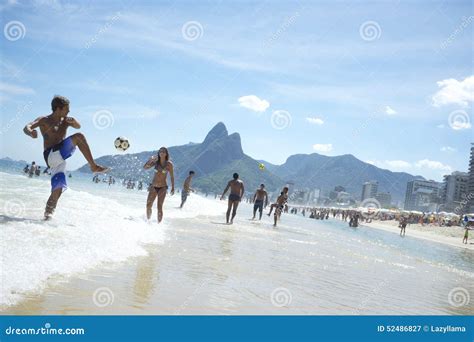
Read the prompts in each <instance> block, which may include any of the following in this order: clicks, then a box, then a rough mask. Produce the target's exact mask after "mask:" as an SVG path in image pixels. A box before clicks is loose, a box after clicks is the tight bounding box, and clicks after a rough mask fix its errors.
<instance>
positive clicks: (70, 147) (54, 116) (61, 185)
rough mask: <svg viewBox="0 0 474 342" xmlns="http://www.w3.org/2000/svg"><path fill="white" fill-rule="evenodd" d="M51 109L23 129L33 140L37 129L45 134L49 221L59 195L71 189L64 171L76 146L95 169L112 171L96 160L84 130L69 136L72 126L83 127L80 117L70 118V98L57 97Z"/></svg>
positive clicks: (92, 169) (47, 217)
mask: <svg viewBox="0 0 474 342" xmlns="http://www.w3.org/2000/svg"><path fill="white" fill-rule="evenodd" d="M51 110H52V111H53V112H52V113H51V114H49V115H47V116H41V117H39V118H37V119H36V120H34V121H32V122H30V123H29V124H27V125H26V126H25V128H23V132H24V133H25V134H26V135H28V136H30V137H32V138H33V139H36V138H37V137H38V132H37V131H36V128H39V129H40V132H41V135H42V136H43V147H44V152H43V156H44V160H45V161H46V165H47V167H48V168H49V170H51V195H50V196H49V198H48V201H47V203H46V208H45V211H44V218H45V219H46V220H47V219H49V218H51V216H52V215H53V212H54V210H55V209H56V205H57V203H58V200H59V197H60V196H61V194H62V192H63V191H64V190H66V189H67V183H66V176H65V174H64V172H65V170H66V159H68V158H69V157H70V156H71V155H72V154H73V153H74V151H75V150H76V146H77V147H78V148H79V150H80V151H81V152H82V154H83V155H84V157H85V158H86V160H87V162H88V163H89V166H90V168H91V171H92V172H107V171H108V170H109V169H108V168H106V167H104V166H100V165H97V164H96V163H95V161H94V158H92V153H91V150H90V148H89V144H88V143H87V140H86V138H85V136H84V135H83V134H82V133H76V134H73V135H70V136H69V137H67V138H65V137H66V132H67V129H68V128H69V127H72V128H75V129H79V128H81V125H80V124H79V122H78V121H77V120H76V119H74V118H72V117H68V113H69V100H68V99H67V98H65V97H63V96H58V95H56V96H54V98H53V100H52V101H51Z"/></svg>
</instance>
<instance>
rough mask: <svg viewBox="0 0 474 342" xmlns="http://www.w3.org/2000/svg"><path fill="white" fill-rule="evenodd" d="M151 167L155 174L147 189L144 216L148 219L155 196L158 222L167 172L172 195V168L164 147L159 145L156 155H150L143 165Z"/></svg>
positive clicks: (164, 192)
mask: <svg viewBox="0 0 474 342" xmlns="http://www.w3.org/2000/svg"><path fill="white" fill-rule="evenodd" d="M152 167H153V169H154V171H155V176H154V177H153V182H152V186H151V187H150V189H149V191H148V197H147V200H146V217H147V219H148V220H150V218H151V213H152V207H153V203H154V202H155V199H156V198H157V209H158V223H160V222H161V220H162V219H163V203H164V202H165V197H166V192H167V190H168V183H167V182H166V178H167V176H168V173H169V175H170V178H171V192H170V194H171V195H174V169H173V163H172V162H171V160H170V155H169V153H168V149H167V148H166V147H161V148H160V149H159V150H158V155H153V156H151V157H150V159H148V161H147V162H146V163H145V165H144V166H143V168H144V169H145V170H148V169H150V168H152Z"/></svg>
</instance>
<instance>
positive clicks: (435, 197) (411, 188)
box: [404, 180, 442, 212]
mask: <svg viewBox="0 0 474 342" xmlns="http://www.w3.org/2000/svg"><path fill="white" fill-rule="evenodd" d="M441 188H442V183H439V182H435V181H433V180H429V181H426V180H413V181H410V182H408V183H407V191H406V193H405V207H404V209H405V210H416V211H421V212H435V211H437V210H438V206H439V203H438V202H439V195H440V193H441Z"/></svg>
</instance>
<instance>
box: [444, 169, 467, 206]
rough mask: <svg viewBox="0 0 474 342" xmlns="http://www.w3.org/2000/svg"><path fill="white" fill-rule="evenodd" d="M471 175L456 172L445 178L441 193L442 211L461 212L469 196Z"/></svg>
mask: <svg viewBox="0 0 474 342" xmlns="http://www.w3.org/2000/svg"><path fill="white" fill-rule="evenodd" d="M468 180H469V174H468V173H467V172H459V171H455V172H453V173H451V174H450V175H445V176H444V178H443V188H442V191H441V203H442V204H441V207H440V210H441V211H447V212H455V211H456V212H459V211H460V210H459V209H457V210H456V208H460V206H462V202H463V200H464V199H465V197H466V196H467V185H468Z"/></svg>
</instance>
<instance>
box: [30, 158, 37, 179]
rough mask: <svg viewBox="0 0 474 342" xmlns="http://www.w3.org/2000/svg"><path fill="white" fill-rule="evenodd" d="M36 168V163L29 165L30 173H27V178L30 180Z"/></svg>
mask: <svg viewBox="0 0 474 342" xmlns="http://www.w3.org/2000/svg"><path fill="white" fill-rule="evenodd" d="M36 168H37V167H36V163H35V162H32V163H31V167H30V171H29V173H28V176H29V177H30V178H31V177H33V176H34V175H35V173H36Z"/></svg>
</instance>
